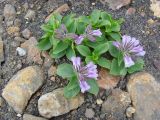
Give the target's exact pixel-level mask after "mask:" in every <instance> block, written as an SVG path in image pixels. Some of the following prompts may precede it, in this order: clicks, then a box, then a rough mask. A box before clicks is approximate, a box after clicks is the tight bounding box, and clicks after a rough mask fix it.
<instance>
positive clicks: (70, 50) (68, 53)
mask: <svg viewBox="0 0 160 120" xmlns="http://www.w3.org/2000/svg"><path fill="white" fill-rule="evenodd" d="M66 56H67V58H68V59H69V60H71V57H73V56H76V54H75V51H74V50H73V49H72V48H71V47H69V48H68V49H67V51H66Z"/></svg>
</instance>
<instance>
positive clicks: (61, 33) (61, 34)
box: [55, 24, 68, 40]
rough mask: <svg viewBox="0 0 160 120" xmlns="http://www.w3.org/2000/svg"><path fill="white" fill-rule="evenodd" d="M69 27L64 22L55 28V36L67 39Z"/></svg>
mask: <svg viewBox="0 0 160 120" xmlns="http://www.w3.org/2000/svg"><path fill="white" fill-rule="evenodd" d="M67 32H68V31H67V28H66V26H65V25H64V24H62V25H61V26H60V28H58V29H56V30H55V37H56V38H58V39H61V40H63V39H65V38H66V37H67Z"/></svg>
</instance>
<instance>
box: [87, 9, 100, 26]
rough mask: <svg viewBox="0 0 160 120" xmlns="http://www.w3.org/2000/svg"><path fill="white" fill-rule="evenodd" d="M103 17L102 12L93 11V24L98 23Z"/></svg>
mask: <svg viewBox="0 0 160 120" xmlns="http://www.w3.org/2000/svg"><path fill="white" fill-rule="evenodd" d="M100 15H101V11H100V10H93V12H92V13H91V15H90V16H91V21H92V23H93V24H96V23H98V20H99V17H100Z"/></svg>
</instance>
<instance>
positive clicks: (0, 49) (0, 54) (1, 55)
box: [0, 37, 4, 63]
mask: <svg viewBox="0 0 160 120" xmlns="http://www.w3.org/2000/svg"><path fill="white" fill-rule="evenodd" d="M3 61H4V52H3V41H2V38H1V37H0V63H1V62H3Z"/></svg>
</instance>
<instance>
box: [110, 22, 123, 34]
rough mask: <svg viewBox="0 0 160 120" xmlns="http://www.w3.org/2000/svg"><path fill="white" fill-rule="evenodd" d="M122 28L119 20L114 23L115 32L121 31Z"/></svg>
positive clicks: (112, 28)
mask: <svg viewBox="0 0 160 120" xmlns="http://www.w3.org/2000/svg"><path fill="white" fill-rule="evenodd" d="M120 29H121V27H120V25H119V24H118V23H117V22H114V23H112V26H111V30H112V31H114V32H119V31H120Z"/></svg>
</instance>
